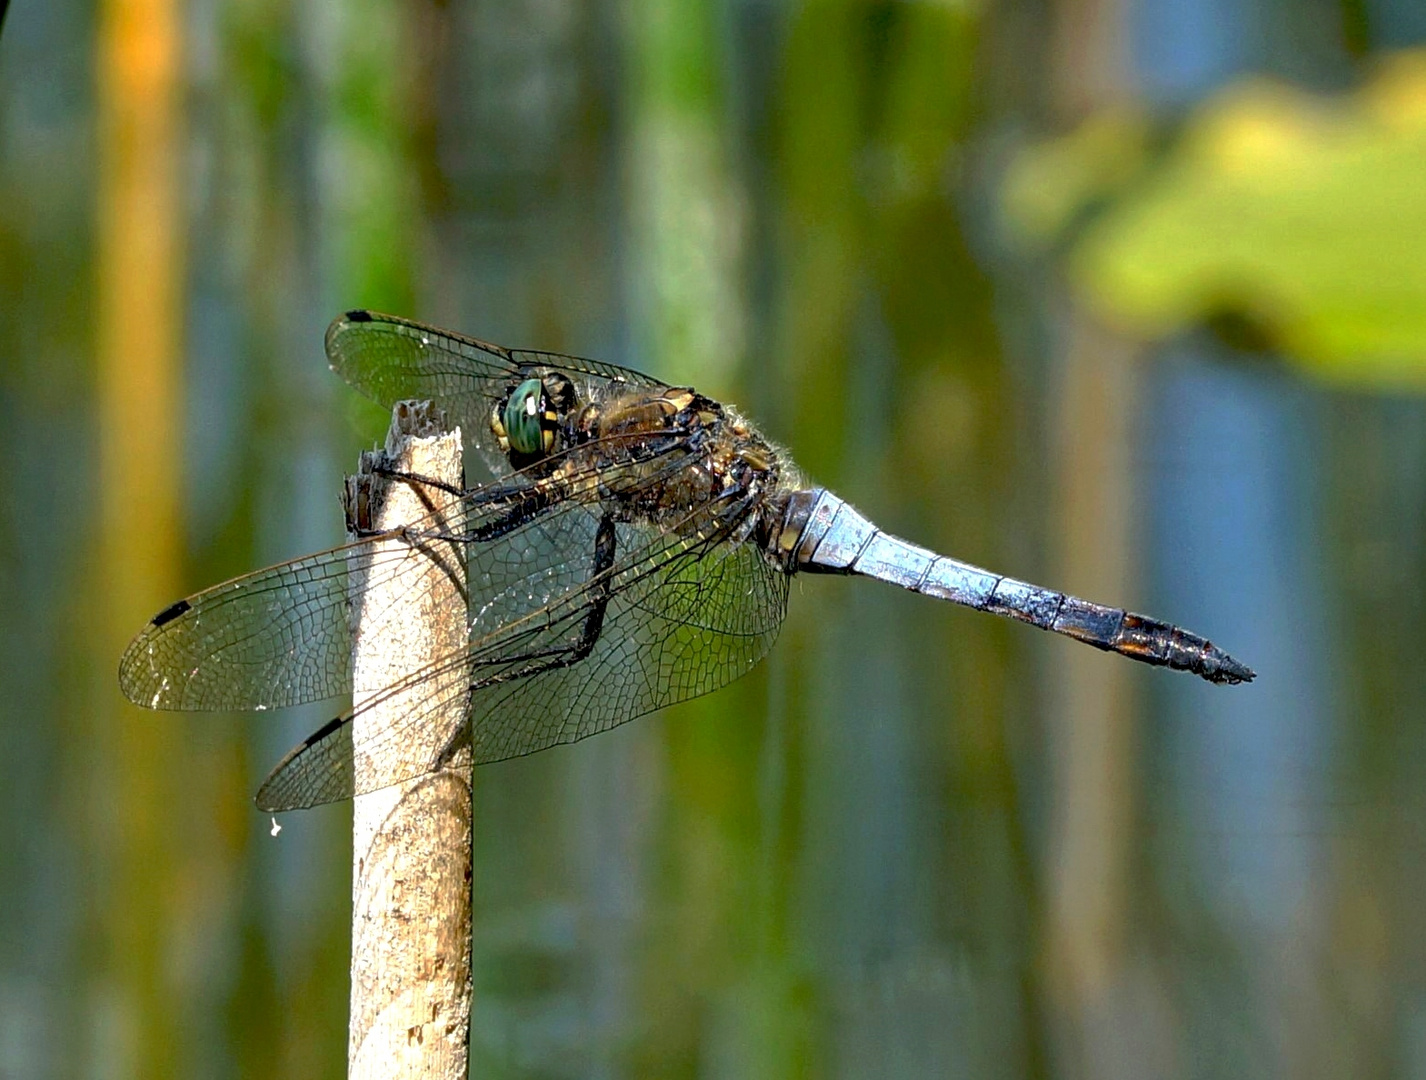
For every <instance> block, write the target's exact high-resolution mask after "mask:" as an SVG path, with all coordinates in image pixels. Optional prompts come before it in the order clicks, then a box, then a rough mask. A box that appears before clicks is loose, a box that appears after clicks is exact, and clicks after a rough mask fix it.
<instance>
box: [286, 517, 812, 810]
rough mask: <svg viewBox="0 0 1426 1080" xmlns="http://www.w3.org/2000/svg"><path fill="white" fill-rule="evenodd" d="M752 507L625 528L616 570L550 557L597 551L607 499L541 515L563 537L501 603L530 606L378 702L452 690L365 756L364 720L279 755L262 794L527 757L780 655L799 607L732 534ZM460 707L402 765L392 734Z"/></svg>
mask: <svg viewBox="0 0 1426 1080" xmlns="http://www.w3.org/2000/svg"><path fill="white" fill-rule="evenodd" d="M745 510H746V508H742V509H740V510H735V511H733V512H727V511H723V512H721V513H720V514H719V515H718V516H717V518H716V519H715V517H714V512H713V511H711V510H707V509H705V510H703V511H699V512H697V514H702V515H706V517H705V519H704V520H695V517H696V516H697V515H691V516H690V518H689V519H688V520H686V521H685V522H682V523H680V525H679V526H678V527H676V528H674V529H668V530H660V529H656V528H654V527H652V526H649V525H644V524H619V525H617V526H616V527H615V533H616V538H615V550H616V558H615V560H614V562H613V563H612V565H611V566H609V567H608V568H607V569H606V570H604V571H596V570H595V569H594V567H595V561H594V559H593V558H592V555H591V557H589V558H587V559H586V560H585V561H584V563H583V564H582V565H580V564H577V563H568V562H565V563H561V562H555V561H551V560H550V559H548V558H546V557H544V556H542V555H541V554H540V553H541V552H549V551H552V550H553V549H554V548H556V547H559V546H562V545H564V544H571V543H574V542H576V540H579V539H582V540H583V541H584V542H585V543H586V545H587V546H586V549H585V550H586V551H589V552H591V553H592V551H593V549H594V546H595V536H596V533H597V531H598V529H599V525H600V522H599V512H598V509H597V507H590V506H578V507H576V506H569V507H565V508H562V511H561V512H560V513H559V514H555V515H550V516H547V517H546V518H543V519H541V521H540V523H539V529H541V530H544V531H545V532H546V534H547V537H546V538H547V539H548V540H549V541H550V543H548V544H537V545H530V546H527V547H526V548H525V549H524V550H523V551H522V553H521V556H520V557H521V560H522V562H521V566H522V571H521V575H522V576H521V581H520V583H519V584H515V583H507V587H506V588H505V597H504V599H503V600H502V601H501V603H502V604H503V603H505V602H507V601H509V602H513V603H514V607H513V609H512V608H509V607H507V608H505V609H504V610H505V612H506V615H507V617H506V618H505V619H504V620H496V619H490V618H487V616H486V614H485V613H482V612H479V611H477V610H476V609H475V605H474V604H473V605H472V619H471V625H472V637H471V642H470V647H469V650H468V651H467V652H465V653H463V654H461V655H459V656H453V657H448V658H446V659H444V660H441V661H438V662H437V663H435V664H432V665H430V666H429V667H427V668H425V669H423V670H421V671H419V672H415V673H413V674H412V675H411V676H409V677H408V678H407V679H406V680H405V681H403V683H401V684H399V685H397V686H393V687H390V688H388V690H387V691H386V692H385V693H384V694H380V695H377V697H376V699H375V700H374V701H372V702H368V703H367V704H365V705H364V706H363V708H370V707H373V706H374V705H376V704H378V703H380V702H381V701H383V700H384V699H385V698H386V697H387V696H389V695H394V694H404V693H406V692H408V691H409V689H410V688H411V687H412V686H414V685H417V684H423V685H426V684H428V685H430V686H432V687H438V686H439V687H442V689H441V690H440V691H438V692H434V693H432V694H431V695H430V696H429V697H427V698H425V699H423V700H422V702H421V704H419V705H418V706H417V707H416V708H414V709H411V710H408V711H405V712H404V713H403V714H402V717H401V719H400V721H399V722H398V723H396V724H394V725H393V726H392V727H391V728H389V729H388V730H387V731H386V733H385V734H384V735H383V736H382V737H381V738H380V739H378V740H376V741H375V742H374V744H373V745H372V746H370V747H368V748H366V750H365V751H364V752H363V753H362V754H358V755H354V753H353V746H352V738H351V722H352V716H351V715H348V716H344V717H339V718H337V719H336V720H333V721H332V722H331V723H329V724H328V725H326V726H325V727H324V728H322V729H321V730H320V731H318V732H317V733H316V734H314V735H313V736H312V737H311V738H309V739H307V740H306V741H304V742H303V743H302V744H301V745H299V746H298V747H296V748H295V749H294V750H293V751H292V752H291V753H290V754H289V755H288V756H287V757H286V758H285V759H284V760H283V761H282V762H281V763H280V764H279V765H278V767H277V768H276V769H275V770H274V771H273V773H272V775H271V776H270V777H269V778H268V780H267V782H266V783H265V784H264V785H263V787H262V789H261V790H260V791H259V792H258V805H259V806H261V807H262V808H263V809H265V810H273V811H276V810H288V809H297V808H300V807H306V806H312V805H316V804H318V803H322V802H331V801H334V800H337V799H343V798H347V797H350V796H351V795H353V794H360V793H362V792H366V791H371V790H375V789H377V788H380V787H385V786H387V785H389V784H393V783H397V782H398V781H401V780H404V779H408V778H409V777H410V776H413V775H417V774H419V773H420V772H422V771H426V770H429V769H434V768H437V767H439V766H440V765H441V764H443V763H444V761H445V760H448V759H449V758H450V756H451V755H452V753H453V752H454V751H455V750H457V749H459V748H460V747H463V746H469V747H470V749H471V752H472V757H473V759H474V761H475V762H476V763H482V762H490V761H499V760H502V759H505V758H510V757H518V756H520V755H523V754H529V753H533V752H535V751H537V750H542V749H545V748H546V747H549V746H553V745H555V744H557V743H566V742H573V741H575V740H577V739H582V738H585V737H586V736H589V735H594V734H596V733H598V732H601V731H607V730H608V729H610V728H612V727H615V726H616V725H618V724H621V723H624V722H625V721H627V720H631V719H633V718H634V717H636V716H641V715H643V714H645V713H648V712H652V711H654V710H655V709H659V708H662V707H663V706H665V705H670V704H673V703H675V702H679V701H684V700H687V699H688V698H692V697H696V696H698V695H700V694H705V693H708V692H710V691H712V690H716V689H718V688H719V687H721V686H725V685H727V684H728V683H729V682H732V681H733V680H734V679H736V678H738V677H739V676H740V675H742V674H744V673H745V672H746V671H748V670H749V669H750V668H751V667H752V666H753V665H754V664H755V663H757V661H758V660H760V659H761V658H762V657H763V656H764V655H765V654H766V652H767V650H768V649H769V648H770V647H771V645H772V642H773V640H774V639H775V638H776V636H777V631H778V628H779V626H780V625H781V623H782V618H783V615H784V613H785V611H786V606H787V590H788V578H787V576H786V575H785V574H783V573H782V572H781V571H779V570H777V569H776V568H774V567H773V566H771V565H770V564H769V563H768V562H767V561H766V560H765V559H764V557H763V556H762V554H761V552H760V551H759V550H758V549H757V548H756V546H755V545H752V544H745V543H737V542H735V541H733V540H732V539H730V535H731V534H732V532H733V530H734V529H735V527H736V524H737V522H738V520H739V517H740V514H741V513H742V512H744V511H745ZM699 531H701V532H702V533H703V534H704V537H706V538H700V537H698V535H697V533H698V532H699ZM470 554H471V558H472V562H471V567H470V581H471V583H472V584H471V588H472V592H473V593H474V592H475V590H476V582H477V581H478V580H479V579H480V578H481V576H482V575H485V574H487V573H488V572H489V570H490V567H491V564H492V562H494V561H496V560H497V559H499V556H498V555H497V553H496V551H495V550H494V549H493V548H491V549H480V548H472V549H471V552H470ZM546 597H547V599H545V598H546ZM601 602H602V605H603V610H602V624H601V627H600V630H599V633H598V635H597V637H595V638H594V639H593V641H592V642H590V639H589V624H590V614H591V611H593V610H594V609H595V608H596V607H598V606H600V605H601ZM492 609H493V608H492ZM586 645H587V646H588V648H587V652H582V651H581V650H582V648H583V647H584V646H586ZM565 661H568V662H565ZM457 672H458V673H459V676H460V677H459V678H451V677H450V676H451V675H452V673H457ZM452 713H454V714H456V715H462V716H464V718H465V720H464V723H463V724H462V725H461V726H460V727H459V729H458V730H454V731H451V732H449V733H443V737H441V738H438V739H436V740H435V741H434V742H427V743H426V745H432V746H436V747H439V748H440V749H438V750H437V751H435V752H434V753H433V755H432V757H431V759H430V760H429V761H428V762H426V763H425V766H424V767H421V766H412V765H411V764H409V763H404V764H401V765H398V766H397V767H395V768H392V767H390V766H388V765H387V764H386V762H387V761H389V760H391V759H392V758H393V757H395V758H398V759H399V758H400V755H387V754H384V753H383V746H384V745H385V744H386V743H387V742H388V741H390V740H400V741H405V740H408V739H411V738H413V737H415V732H417V731H422V732H427V734H429V732H428V731H427V729H428V728H429V725H431V724H432V723H435V722H436V720H435V719H434V718H436V717H439V716H445V715H451V714H452Z"/></svg>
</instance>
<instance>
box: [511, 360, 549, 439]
mask: <svg viewBox="0 0 1426 1080" xmlns="http://www.w3.org/2000/svg"><path fill="white" fill-rule="evenodd" d="M545 412H546V403H545V388H544V385H543V384H542V383H541V382H540V380H539V379H526V380H525V381H524V382H522V383H521V384H520V385H519V386H517V387H515V389H514V390H512V391H510V396H509V397H508V398H506V400H505V411H504V415H503V416H502V417H501V420H502V422H503V423H504V424H505V437H506V438H507V439H509V440H510V449H511V450H512V451H514V452H515V453H517V454H522V455H526V456H530V455H538V456H544V455H545V454H547V453H549V441H550V440H549V439H547V438H546V437H545V431H544V423H543V421H544V416H545Z"/></svg>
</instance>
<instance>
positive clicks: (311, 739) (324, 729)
mask: <svg viewBox="0 0 1426 1080" xmlns="http://www.w3.org/2000/svg"><path fill="white" fill-rule="evenodd" d="M349 719H350V717H342V716H334V717H332V718H331V719H330V720H328V721H327V722H326V723H325V724H323V725H322V726H321V727H319V728H318V729H317V730H316V731H314V732H312V734H311V735H308V736H307V737H306V738H305V739H303V740H302V745H301V746H300V747H298V749H299V750H306V749H307V747H309V746H312V745H313V744H315V743H319V742H321V741H322V740H323V739H325V738H326V737H327V736H328V735H330V734H331V733H332V732H333V731H335V730H336V729H337V728H339V727H341V726H342V725H343V724H345V723H346V722H347V720H349ZM291 757H293V754H288V755H287V757H286V758H283V760H282V762H281V763H280V764H279V765H278V767H277V768H278V769H280V768H282V766H283V765H285V764H286V763H287V760H288V759H289V758H291ZM276 771H277V769H274V770H273V772H276Z"/></svg>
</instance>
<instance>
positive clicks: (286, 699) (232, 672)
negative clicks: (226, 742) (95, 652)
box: [119, 482, 529, 712]
mask: <svg viewBox="0 0 1426 1080" xmlns="http://www.w3.org/2000/svg"><path fill="white" fill-rule="evenodd" d="M528 491H529V489H528V487H522V486H520V485H518V484H516V483H513V482H506V483H504V484H491V485H487V486H486V487H484V488H479V489H476V490H475V491H473V492H471V493H469V494H468V495H467V496H464V497H461V498H460V500H459V503H460V506H459V508H458V509H457V510H455V511H454V512H452V511H451V510H450V509H449V506H448V505H447V506H438V507H437V508H436V509H434V510H433V511H432V513H431V514H430V515H428V516H427V518H425V519H423V521H421V522H417V523H415V524H413V525H412V526H411V527H410V528H409V529H408V530H406V532H405V533H403V534H399V535H403V536H405V537H407V538H408V539H409V543H407V544H405V545H402V546H399V547H397V548H396V549H394V550H392V549H390V546H389V544H388V543H387V542H388V541H390V540H391V539H392V538H393V537H395V536H397V535H398V534H395V533H382V534H379V535H377V536H372V537H369V538H366V539H363V540H360V541H357V542H356V543H351V544H346V545H343V546H342V547H338V548H332V549H330V550H328V551H322V552H318V553H317V554H315V555H308V556H305V557H303V558H300V559H294V560H292V561H291V562H285V563H280V564H278V565H277V566H271V567H268V568H267V569H265V570H257V571H254V572H253V573H250V574H245V575H243V576H242V577H238V578H234V579H233V580H231V581H226V582H224V583H222V584H221V585H215V586H213V587H211V588H209V589H205V590H203V591H202V592H200V593H197V594H195V595H193V596H190V597H188V598H187V599H184V600H180V601H178V602H177V603H175V604H171V605H170V606H169V607H167V608H165V609H164V610H163V611H161V612H159V613H158V614H157V615H155V616H154V617H153V618H152V619H151V620H149V623H148V625H146V626H145V627H144V628H143V630H141V631H140V632H139V634H138V635H137V636H136V637H135V638H134V640H133V641H131V642H130V643H129V646H128V648H126V649H125V650H124V655H123V656H122V657H121V658H120V660H119V687H120V689H121V690H122V691H123V693H124V696H125V697H127V698H128V699H129V700H130V701H132V702H134V703H135V704H137V705H143V706H145V707H147V708H151V709H185V710H193V711H200V712H201V711H212V710H229V709H269V708H281V707H284V706H288V705H301V704H304V703H306V702H310V701H321V700H324V699H326V698H334V697H341V696H343V695H345V694H349V693H351V690H352V664H351V651H352V634H351V627H350V625H349V622H348V604H349V598H350V583H351V575H352V574H353V573H356V572H357V571H358V569H359V568H361V567H363V566H366V565H369V575H370V576H369V579H368V580H369V581H370V582H371V583H372V584H381V583H386V582H390V581H393V580H396V579H397V578H401V579H402V580H407V581H411V582H412V583H413V584H415V583H417V581H418V579H417V578H413V577H412V576H411V575H412V574H413V573H414V574H418V575H419V574H423V573H433V574H434V573H441V572H443V568H442V563H441V560H440V559H436V558H432V545H435V546H437V547H439V546H445V547H449V546H451V544H452V543H453V541H451V540H450V539H449V537H450V536H451V534H452V533H453V532H462V533H474V532H477V531H479V530H480V529H481V527H482V526H486V525H488V524H489V523H490V522H493V521H498V520H500V519H501V518H502V517H503V516H505V515H507V514H509V513H510V512H511V511H512V508H514V507H516V506H518V505H519V502H520V500H521V499H522V498H527V497H528ZM514 532H515V533H516V534H518V533H519V532H520V530H519V529H516V530H514ZM456 546H460V545H459V544H458V543H457V544H456ZM462 557H463V556H462Z"/></svg>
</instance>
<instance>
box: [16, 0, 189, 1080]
mask: <svg viewBox="0 0 1426 1080" xmlns="http://www.w3.org/2000/svg"><path fill="white" fill-rule="evenodd" d="M3 7H4V4H3V2H0V9H3ZM96 15H97V33H96V37H95V42H94V51H95V55H94V63H95V92H96V97H97V100H96V106H97V126H96V135H97V139H98V146H99V170H98V177H97V185H96V190H95V197H96V206H95V210H96V213H95V224H96V244H97V260H96V262H97V267H96V269H97V277H96V285H97V296H96V301H97V302H96V304H95V310H94V349H95V364H96V367H95V373H96V392H97V403H98V419H99V473H100V482H99V484H98V492H99V497H100V506H101V510H100V523H99V536H98V543H99V553H100V557H99V560H98V567H97V572H96V580H97V582H100V583H102V584H99V585H97V586H96V595H97V596H100V597H102V598H103V605H104V610H103V619H102V622H101V631H100V633H99V634H98V635H97V637H96V639H95V646H96V650H97V651H98V653H99V654H100V655H102V657H103V661H102V663H99V662H96V663H95V664H94V665H93V669H94V670H95V671H96V672H97V671H103V672H104V673H105V674H106V675H107V673H108V671H109V669H110V662H111V658H112V657H113V656H115V655H117V653H118V651H119V650H120V649H121V648H122V647H123V643H124V641H125V640H126V638H127V636H128V631H129V629H130V628H131V627H132V626H134V625H135V624H136V623H137V622H138V620H140V619H142V618H143V617H144V612H145V611H148V610H150V609H152V607H153V606H154V605H155V604H158V603H162V602H163V598H164V597H165V596H172V595H174V594H175V593H176V592H177V591H178V587H179V574H178V567H179V563H180V562H181V554H180V551H181V537H180V534H181V531H182V530H181V526H180V508H179V494H178V492H179V485H180V479H181V478H180V463H181V461H182V454H181V452H180V448H179V427H178V418H179V416H180V408H179V406H180V403H181V401H182V396H183V395H182V390H181V386H180V372H179V353H180V350H181V338H182V321H183V243H184V237H183V225H184V222H183V199H182V197H181V191H180V178H179V147H180V145H181V142H182V135H183V115H182V101H181V99H182V91H181V87H180V77H181V69H182V65H181V62H180V53H181V50H182V46H183V23H182V19H181V12H180V9H179V6H178V5H177V4H175V3H173V2H172V0H105V2H104V3H101V4H100V5H98V8H97V12H96ZM105 691H106V692H105V693H104V695H103V696H98V695H96V697H95V701H96V703H97V702H100V701H103V702H105V703H106V706H105V707H96V708H95V709H93V710H92V711H91V712H90V715H91V716H92V717H93V723H94V727H93V728H92V729H91V730H90V731H88V732H86V733H84V737H83V738H82V739H81V740H80V741H81V742H84V743H86V744H87V745H89V746H91V747H93V748H94V760H95V761H96V763H102V764H100V765H98V766H97V768H96V773H95V775H94V776H92V777H91V784H90V785H87V789H88V791H87V793H88V794H92V795H93V796H94V797H93V799H92V800H91V802H92V806H94V807H96V808H97V807H102V808H103V809H102V810H100V811H98V812H95V813H91V814H90V816H89V818H88V827H89V829H90V835H91V843H92V844H93V854H94V857H95V865H94V866H93V867H92V869H93V871H94V873H93V875H92V877H91V878H90V881H95V882H107V883H108V885H107V886H106V885H100V886H98V887H97V888H96V890H95V892H93V893H91V895H90V897H89V899H90V900H91V902H92V903H93V904H94V908H93V911H92V916H91V917H92V918H93V919H94V920H95V924H96V927H97V928H98V930H99V933H100V934H101V936H102V939H103V941H104V948H103V949H101V950H99V952H100V955H101V956H103V957H104V960H103V961H102V962H101V963H103V965H104V966H105V968H106V970H105V973H104V974H105V980H104V982H103V983H102V984H101V987H102V988H101V989H100V990H99V991H98V994H99V996H98V1002H96V1003H95V1007H96V1008H98V1009H100V1011H101V1012H102V1013H104V1014H105V1015H107V1016H108V1017H109V1022H108V1023H107V1024H105V1025H101V1027H102V1028H103V1030H105V1031H107V1032H108V1033H109V1035H108V1036H107V1037H102V1038H101V1039H100V1041H99V1043H97V1044H96V1048H95V1050H94V1051H93V1053H94V1054H95V1055H96V1056H95V1058H94V1059H93V1060H92V1061H91V1062H90V1068H91V1069H93V1068H96V1067H102V1068H104V1069H112V1070H114V1072H115V1074H116V1075H125V1076H145V1077H153V1078H155V1080H162V1078H164V1077H170V1076H175V1075H177V1074H178V1072H179V1066H178V1062H179V1060H181V1052H182V1045H183V1044H182V1039H181V1038H180V1037H179V1031H180V1030H181V1029H182V1026H183V1025H182V1022H181V1017H182V1013H181V1010H176V1008H175V997H176V996H181V995H176V994H175V989H176V985H175V979H174V974H173V971H174V965H173V964H172V963H169V962H167V961H169V960H171V959H172V957H173V956H174V955H175V947H176V946H175V944H174V940H173V939H174V934H175V931H174V927H175V926H183V925H185V924H186V923H187V922H188V920H189V918H190V917H192V916H193V915H194V912H193V911H192V910H189V909H187V908H186V907H185V905H191V903H192V901H191V900H182V899H179V897H182V896H184V895H185V893H184V890H183V889H181V888H180V887H179V885H178V884H177V883H178V882H179V881H181V880H183V875H182V874H181V873H180V860H181V855H180V853H179V850H178V848H179V841H178V840H177V838H176V837H175V830H174V828H173V822H172V821H171V820H169V814H170V812H171V810H170V808H171V807H172V806H173V805H174V803H173V798H172V795H173V791H174V785H175V778H176V777H178V776H180V775H182V774H183V769H182V767H181V765H180V763H179V761H178V758H177V756H176V754H177V751H176V748H175V723H174V721H173V720H172V719H170V718H163V719H157V718H156V719H155V721H152V722H151V721H150V720H149V719H148V718H145V719H144V721H143V722H132V721H133V720H134V718H133V717H131V716H125V717H123V718H122V719H120V718H117V717H115V716H114V714H113V712H112V709H111V708H110V707H108V706H107V702H109V701H110V700H112V699H113V693H112V691H109V690H108V688H107V687H106V688H105ZM110 890H112V891H110ZM200 921H201V919H200Z"/></svg>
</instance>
